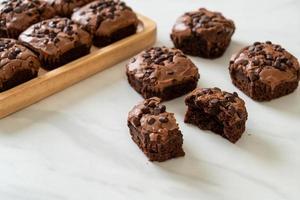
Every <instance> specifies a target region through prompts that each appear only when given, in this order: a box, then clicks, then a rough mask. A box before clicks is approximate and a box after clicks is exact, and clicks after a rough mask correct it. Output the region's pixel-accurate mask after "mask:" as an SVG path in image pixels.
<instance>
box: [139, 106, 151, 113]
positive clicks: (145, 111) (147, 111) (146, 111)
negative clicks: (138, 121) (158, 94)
mask: <svg viewBox="0 0 300 200" xmlns="http://www.w3.org/2000/svg"><path fill="white" fill-rule="evenodd" d="M141 111H142V113H143V114H148V113H150V109H149V108H148V107H143V108H142V109H141Z"/></svg>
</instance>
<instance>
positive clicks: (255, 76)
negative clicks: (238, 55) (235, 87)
mask: <svg viewBox="0 0 300 200" xmlns="http://www.w3.org/2000/svg"><path fill="white" fill-rule="evenodd" d="M249 78H250V80H251V81H256V80H258V79H259V76H258V75H257V74H256V73H255V72H252V73H250V74H249Z"/></svg>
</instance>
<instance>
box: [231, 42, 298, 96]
mask: <svg viewBox="0 0 300 200" xmlns="http://www.w3.org/2000/svg"><path fill="white" fill-rule="evenodd" d="M229 72H230V76H231V79H232V82H233V84H234V85H235V86H236V87H238V88H239V89H240V90H242V91H243V92H244V93H245V94H247V95H248V96H249V97H251V98H252V99H254V100H257V101H270V100H272V99H275V98H278V97H281V96H284V95H287V94H289V93H292V92H293V91H295V90H296V88H297V87H298V84H299V80H300V66H299V62H298V60H297V58H295V57H294V56H293V55H292V54H290V53H289V52H288V51H286V50H285V49H284V48H282V47H281V46H280V45H277V44H272V42H270V41H267V42H266V43H261V42H255V43H254V44H253V45H250V46H247V47H245V48H243V49H242V50H240V52H238V53H237V54H236V55H233V56H232V58H231V61H230V64H229Z"/></svg>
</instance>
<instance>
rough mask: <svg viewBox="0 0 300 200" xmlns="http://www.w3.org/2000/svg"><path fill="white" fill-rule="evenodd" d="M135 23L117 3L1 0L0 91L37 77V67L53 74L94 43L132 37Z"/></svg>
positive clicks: (102, 0)
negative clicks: (52, 71) (51, 71)
mask: <svg viewBox="0 0 300 200" xmlns="http://www.w3.org/2000/svg"><path fill="white" fill-rule="evenodd" d="M81 6H84V7H83V8H80V7H81ZM76 10H77V11H76ZM71 16H72V19H69V18H66V17H70V18H71ZM138 23H139V21H138V18H137V16H136V14H135V13H134V12H133V11H132V9H131V8H130V7H128V6H127V5H126V4H125V3H124V2H122V1H119V0H98V1H93V0H68V1H66V0H4V1H1V2H0V40H1V47H0V50H1V66H0V70H1V71H0V73H1V77H0V88H1V91H4V90H7V89H9V88H11V87H14V86H16V85H18V84H21V83H23V82H25V81H28V80H30V79H32V78H34V77H36V76H37V72H38V70H39V68H40V67H42V68H44V69H46V70H52V69H56V68H58V67H60V66H62V65H65V64H67V63H69V62H71V61H73V60H76V59H78V58H80V57H82V56H85V55H87V54H89V53H90V49H91V46H92V44H93V41H94V45H96V46H98V47H103V46H106V45H108V44H111V43H113V42H115V41H117V40H120V39H122V38H124V37H127V36H129V35H132V34H134V33H135V32H136V31H137V26H138ZM1 38H14V39H18V40H19V42H18V41H15V40H8V39H1ZM8 41H9V42H8ZM12 44H14V45H15V46H16V45H17V46H18V48H17V50H15V48H11V47H14V45H12ZM29 54H30V57H24V56H26V55H29ZM12 55H16V56H12ZM29 58H30V59H31V60H32V59H35V61H34V64H32V61H31V60H30V59H29ZM15 60H17V61H18V62H16V61H15ZM36 60H37V61H38V64H37V62H36ZM27 68H30V70H31V72H29V71H30V70H28V69H27Z"/></svg>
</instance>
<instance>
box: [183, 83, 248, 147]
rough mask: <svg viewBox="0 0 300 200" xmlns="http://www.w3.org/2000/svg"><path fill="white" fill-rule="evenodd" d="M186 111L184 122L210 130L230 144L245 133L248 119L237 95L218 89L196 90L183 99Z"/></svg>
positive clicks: (242, 103)
mask: <svg viewBox="0 0 300 200" xmlns="http://www.w3.org/2000/svg"><path fill="white" fill-rule="evenodd" d="M185 104H186V105H187V106H188V110H187V112H186V115H185V119H184V121H185V122H186V123H191V124H194V125H196V126H198V127H199V128H201V129H203V130H211V131H213V132H215V133H217V134H219V135H221V136H222V137H224V138H226V139H227V140H229V141H230V142H232V143H235V142H236V141H238V139H239V138H240V137H241V136H242V134H243V132H244V131H245V123H246V120H247V118H248V114H247V110H246V107H245V103H244V101H243V100H242V99H241V98H239V97H238V95H237V93H235V92H234V93H233V94H231V93H228V92H224V91H221V90H220V89H219V88H197V89H196V90H194V91H193V92H191V93H190V94H189V95H188V96H187V97H186V99H185Z"/></svg>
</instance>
